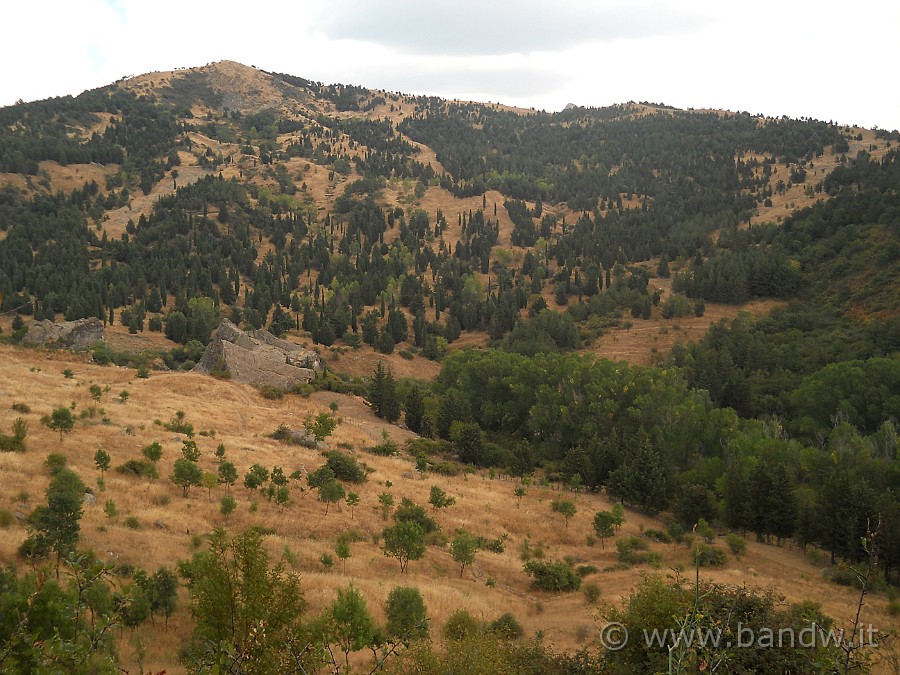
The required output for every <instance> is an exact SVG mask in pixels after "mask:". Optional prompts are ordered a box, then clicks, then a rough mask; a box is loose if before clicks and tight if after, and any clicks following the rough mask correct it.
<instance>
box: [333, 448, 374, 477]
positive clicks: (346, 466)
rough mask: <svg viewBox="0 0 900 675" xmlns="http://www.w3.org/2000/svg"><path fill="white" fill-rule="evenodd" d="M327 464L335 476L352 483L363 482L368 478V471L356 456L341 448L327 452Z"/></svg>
mask: <svg viewBox="0 0 900 675" xmlns="http://www.w3.org/2000/svg"><path fill="white" fill-rule="evenodd" d="M325 458H326V462H325V464H326V466H327V467H328V468H329V469H331V470H332V471H333V472H334V477H335V478H337V479H339V480H345V481H349V482H351V483H362V482H364V481H365V480H366V471H365V469H363V468H362V467H361V466H360V465H359V462H357V461H356V458H354V457H351V456H350V455H348V454H347V453H344V452H341V451H340V450H330V451H329V452H326V453H325Z"/></svg>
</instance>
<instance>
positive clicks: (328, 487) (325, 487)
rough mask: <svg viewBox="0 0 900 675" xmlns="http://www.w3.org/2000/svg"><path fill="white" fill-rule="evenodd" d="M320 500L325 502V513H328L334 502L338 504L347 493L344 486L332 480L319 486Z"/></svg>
mask: <svg viewBox="0 0 900 675" xmlns="http://www.w3.org/2000/svg"><path fill="white" fill-rule="evenodd" d="M318 490H319V501H321V502H323V503H324V504H325V515H326V516H327V515H328V509H329V507H330V506H331V505H332V504H337V503H338V502H339V501H341V500H342V499H343V498H344V497H345V496H346V494H347V492H346V490H344V486H343V485H341V484H340V483H338V482H337V481H335V480H330V481H328V482H327V483H323V484H322V485H320V486H319V488H318Z"/></svg>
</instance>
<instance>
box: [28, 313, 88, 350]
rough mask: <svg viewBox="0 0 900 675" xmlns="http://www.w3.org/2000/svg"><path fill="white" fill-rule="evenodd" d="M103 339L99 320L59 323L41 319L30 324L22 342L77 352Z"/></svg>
mask: <svg viewBox="0 0 900 675" xmlns="http://www.w3.org/2000/svg"><path fill="white" fill-rule="evenodd" d="M104 339H105V338H104V335H103V322H102V321H100V319H78V320H77V321H63V322H61V323H54V322H53V321H49V320H47V319H43V320H41V321H32V322H31V325H30V326H28V332H27V333H26V334H25V337H24V338H22V342H25V343H28V344H36V345H53V346H54V347H64V348H65V349H76V350H78V349H88V348H89V347H90V346H91V345H93V344H95V343H97V342H103V340H104Z"/></svg>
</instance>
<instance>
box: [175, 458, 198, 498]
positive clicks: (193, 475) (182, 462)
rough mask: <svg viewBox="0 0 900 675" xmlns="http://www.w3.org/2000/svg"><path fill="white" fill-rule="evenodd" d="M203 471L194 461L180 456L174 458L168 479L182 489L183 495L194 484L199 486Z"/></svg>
mask: <svg viewBox="0 0 900 675" xmlns="http://www.w3.org/2000/svg"><path fill="white" fill-rule="evenodd" d="M202 478H203V472H202V471H201V470H200V467H199V466H197V463H196V462H192V461H190V460H189V459H185V458H184V457H180V458H178V459H176V460H175V464H174V467H173V470H172V475H171V477H170V480H171V481H172V482H173V483H175V485H177V486H178V487H180V488H181V489H182V491H183V492H184V494H185V495H187V493H188V492H189V491H190V489H191V488H192V487H194V486H199V485H200V482H201V479H202Z"/></svg>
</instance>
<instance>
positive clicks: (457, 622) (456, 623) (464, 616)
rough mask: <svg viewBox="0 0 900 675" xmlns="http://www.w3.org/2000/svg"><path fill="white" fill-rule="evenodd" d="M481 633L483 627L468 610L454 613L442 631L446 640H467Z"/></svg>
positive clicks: (459, 610)
mask: <svg viewBox="0 0 900 675" xmlns="http://www.w3.org/2000/svg"><path fill="white" fill-rule="evenodd" d="M479 632H481V625H480V624H479V623H478V620H477V619H476V618H475V617H474V616H472V615H471V614H470V613H469V610H467V609H458V610H456V611H455V612H453V614H451V615H450V617H449V618H448V619H447V623H445V624H444V628H443V630H442V631H441V633H442V634H443V636H444V639H445V640H465V639H466V638H470V637H472V636H474V635H477V634H478V633H479Z"/></svg>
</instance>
